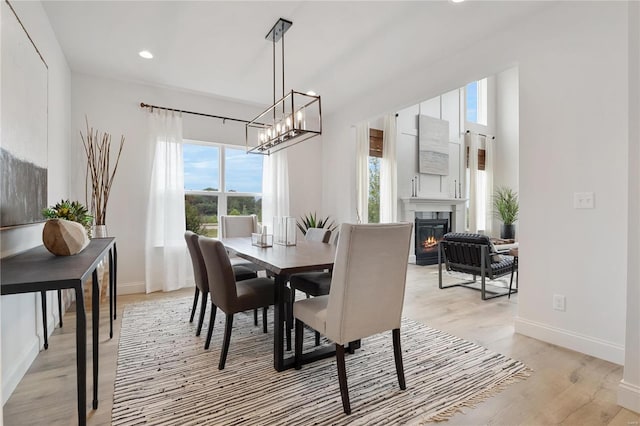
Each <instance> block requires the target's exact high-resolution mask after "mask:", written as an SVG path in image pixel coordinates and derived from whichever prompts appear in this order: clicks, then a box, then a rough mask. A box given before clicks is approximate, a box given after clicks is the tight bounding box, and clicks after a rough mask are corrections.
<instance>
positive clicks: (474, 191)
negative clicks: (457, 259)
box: [464, 133, 479, 233]
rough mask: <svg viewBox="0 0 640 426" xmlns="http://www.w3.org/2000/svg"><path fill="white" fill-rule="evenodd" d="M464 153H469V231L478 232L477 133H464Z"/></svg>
mask: <svg viewBox="0 0 640 426" xmlns="http://www.w3.org/2000/svg"><path fill="white" fill-rule="evenodd" d="M464 144H465V153H466V152H468V153H469V154H468V155H469V157H468V158H469V160H468V161H469V167H468V180H467V198H468V199H469V232H472V233H476V232H478V185H477V181H478V179H477V178H478V145H479V140H478V135H475V134H472V133H466V134H465V135H464Z"/></svg>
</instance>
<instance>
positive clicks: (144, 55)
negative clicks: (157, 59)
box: [138, 50, 153, 59]
mask: <svg viewBox="0 0 640 426" xmlns="http://www.w3.org/2000/svg"><path fill="white" fill-rule="evenodd" d="M138 55H140V57H142V58H145V59H151V58H153V54H152V53H151V52H149V51H148V50H141V51H140V52H138Z"/></svg>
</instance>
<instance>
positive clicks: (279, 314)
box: [273, 275, 286, 371]
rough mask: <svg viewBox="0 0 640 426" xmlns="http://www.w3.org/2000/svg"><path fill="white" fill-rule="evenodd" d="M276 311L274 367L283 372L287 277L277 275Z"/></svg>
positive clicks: (274, 316) (274, 322)
mask: <svg viewBox="0 0 640 426" xmlns="http://www.w3.org/2000/svg"><path fill="white" fill-rule="evenodd" d="M275 278H276V287H275V299H276V300H275V306H274V307H275V309H274V313H273V367H274V368H275V369H276V371H283V370H284V369H285V366H284V348H283V346H284V334H283V333H284V317H285V312H284V302H285V301H284V286H285V283H286V277H284V276H283V275H276V277H275Z"/></svg>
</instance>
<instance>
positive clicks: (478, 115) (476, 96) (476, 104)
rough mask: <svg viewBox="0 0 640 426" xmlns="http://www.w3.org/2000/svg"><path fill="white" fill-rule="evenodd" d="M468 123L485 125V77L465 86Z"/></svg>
mask: <svg viewBox="0 0 640 426" xmlns="http://www.w3.org/2000/svg"><path fill="white" fill-rule="evenodd" d="M465 95H466V104H467V114H466V119H467V121H468V122H469V123H476V124H481V125H483V126H486V125H487V79H486V78H483V79H482V80H478V81H472V82H471V83H469V84H467V86H466V88H465Z"/></svg>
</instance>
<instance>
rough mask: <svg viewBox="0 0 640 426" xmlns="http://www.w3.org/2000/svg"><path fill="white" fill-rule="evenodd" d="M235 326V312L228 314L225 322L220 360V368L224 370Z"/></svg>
mask: <svg viewBox="0 0 640 426" xmlns="http://www.w3.org/2000/svg"><path fill="white" fill-rule="evenodd" d="M232 328H233V314H227V319H226V321H225V324H224V340H223V342H222V352H221V353H220V362H219V363H218V370H224V364H225V363H226V362H227V354H228V353H229V341H230V340H231V329H232Z"/></svg>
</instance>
